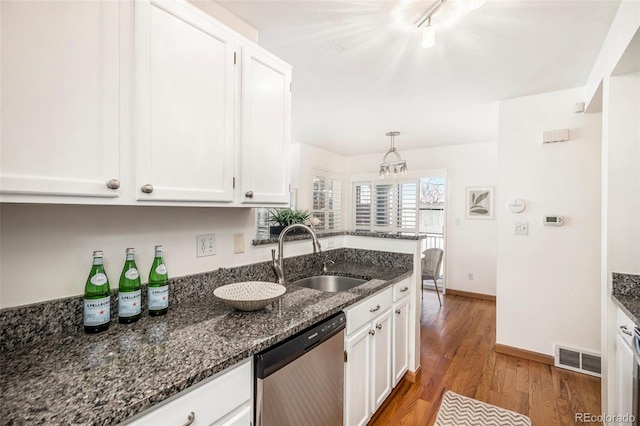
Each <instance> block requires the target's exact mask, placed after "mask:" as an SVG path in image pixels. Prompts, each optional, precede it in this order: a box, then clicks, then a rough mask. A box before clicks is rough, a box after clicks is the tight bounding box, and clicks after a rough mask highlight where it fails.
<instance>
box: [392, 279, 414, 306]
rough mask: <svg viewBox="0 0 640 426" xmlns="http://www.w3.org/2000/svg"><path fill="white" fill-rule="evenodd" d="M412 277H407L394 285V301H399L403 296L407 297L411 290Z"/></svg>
mask: <svg viewBox="0 0 640 426" xmlns="http://www.w3.org/2000/svg"><path fill="white" fill-rule="evenodd" d="M410 290H411V278H406V279H404V280H402V281H400V282H399V283H395V284H394V285H393V301H394V302H397V301H398V300H400V299H402V298H403V297H407V296H408V295H409V293H410V292H411V291H410Z"/></svg>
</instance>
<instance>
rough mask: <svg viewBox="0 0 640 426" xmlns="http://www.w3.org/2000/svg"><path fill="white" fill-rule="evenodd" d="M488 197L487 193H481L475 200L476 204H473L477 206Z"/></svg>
mask: <svg viewBox="0 0 640 426" xmlns="http://www.w3.org/2000/svg"><path fill="white" fill-rule="evenodd" d="M488 196H489V191H487V192H483V193H482V194H480V195H478V198H476V202H475V203H474V204H478V203H479V202H480V201H482V200H484V199H485V198H487V197H488Z"/></svg>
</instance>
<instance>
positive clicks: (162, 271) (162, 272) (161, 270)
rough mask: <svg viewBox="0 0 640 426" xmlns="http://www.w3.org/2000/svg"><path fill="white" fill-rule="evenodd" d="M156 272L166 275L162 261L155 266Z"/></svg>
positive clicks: (165, 268)
mask: <svg viewBox="0 0 640 426" xmlns="http://www.w3.org/2000/svg"><path fill="white" fill-rule="evenodd" d="M156 274H159V275H167V267H166V266H164V263H161V264H160V265H158V267H157V268H156Z"/></svg>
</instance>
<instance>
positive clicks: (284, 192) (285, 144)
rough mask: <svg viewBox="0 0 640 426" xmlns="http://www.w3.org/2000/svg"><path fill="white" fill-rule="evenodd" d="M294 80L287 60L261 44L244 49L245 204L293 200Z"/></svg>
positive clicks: (242, 181)
mask: <svg viewBox="0 0 640 426" xmlns="http://www.w3.org/2000/svg"><path fill="white" fill-rule="evenodd" d="M290 85H291V67H290V66H289V65H288V64H286V63H284V62H282V61H281V60H280V59H278V58H276V57H274V56H273V55H271V54H269V53H267V52H265V51H263V50H261V49H259V48H257V47H252V46H245V47H244V48H243V55H242V133H241V141H240V143H241V155H240V160H241V170H242V171H241V179H240V182H241V185H240V190H241V194H240V199H241V200H242V203H245V204H258V203H283V204H287V203H288V202H289V144H290V143H291V89H290V87H291V86H290Z"/></svg>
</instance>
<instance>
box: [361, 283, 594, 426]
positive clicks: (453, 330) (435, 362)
mask: <svg viewBox="0 0 640 426" xmlns="http://www.w3.org/2000/svg"><path fill="white" fill-rule="evenodd" d="M421 336H422V337H421V349H420V354H421V355H420V357H421V366H422V368H421V373H420V374H419V376H418V379H417V382H416V383H414V384H412V383H409V382H408V381H406V380H403V381H401V382H400V383H399V384H398V386H397V387H396V388H395V389H394V391H393V393H392V394H391V396H390V397H389V398H387V401H386V402H385V404H384V405H383V406H382V407H381V408H380V410H378V413H377V414H376V416H375V417H374V418H373V419H372V420H371V421H370V422H369V425H432V424H433V423H434V422H435V419H436V415H437V412H438V408H439V406H440V401H441V400H442V396H443V395H444V393H445V391H447V390H452V391H453V392H456V393H458V394H461V395H465V396H468V397H471V398H475V399H478V400H481V401H484V402H487V403H489V404H493V405H497V406H500V407H503V408H506V409H508V410H512V411H516V412H518V413H522V414H526V415H527V416H529V417H530V418H531V421H532V423H533V426H553V425H581V424H587V423H582V422H576V421H575V413H591V414H592V415H599V414H600V379H598V378H596V377H592V376H588V375H585V374H580V373H574V372H572V371H569V370H564V369H560V368H556V367H553V366H549V365H545V364H540V363H537V362H534V361H528V360H524V359H521V358H516V357H512V356H509V355H504V354H498V353H496V352H495V351H494V345H495V340H496V307H495V302H491V301H486V300H479V299H471V298H467V297H460V296H449V295H448V296H446V297H445V298H444V300H443V306H442V307H440V306H439V305H438V299H437V298H436V295H435V293H434V292H432V291H425V292H424V299H423V309H422V318H421ZM588 424H589V425H591V426H593V425H595V423H588Z"/></svg>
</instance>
